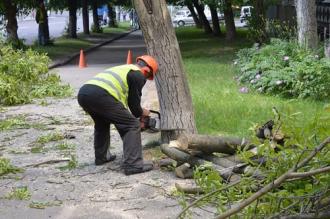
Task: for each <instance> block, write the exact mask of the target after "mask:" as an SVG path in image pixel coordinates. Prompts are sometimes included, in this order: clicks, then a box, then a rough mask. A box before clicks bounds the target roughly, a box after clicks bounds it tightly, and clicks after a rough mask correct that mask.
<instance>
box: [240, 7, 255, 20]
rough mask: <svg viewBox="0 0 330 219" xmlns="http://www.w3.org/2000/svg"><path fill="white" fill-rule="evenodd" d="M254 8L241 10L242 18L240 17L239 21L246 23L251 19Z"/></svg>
mask: <svg viewBox="0 0 330 219" xmlns="http://www.w3.org/2000/svg"><path fill="white" fill-rule="evenodd" d="M252 8H253V7H252V6H243V7H242V8H241V16H240V17H239V20H240V21H241V23H243V22H244V21H246V19H247V18H248V17H251V10H252Z"/></svg>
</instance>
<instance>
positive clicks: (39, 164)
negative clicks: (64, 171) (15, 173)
mask: <svg viewBox="0 0 330 219" xmlns="http://www.w3.org/2000/svg"><path fill="white" fill-rule="evenodd" d="M70 160H71V159H70V158H63V159H57V160H47V161H43V162H41V163H36V164H29V165H26V166H24V167H38V166H41V165H44V164H54V163H61V162H67V161H70Z"/></svg>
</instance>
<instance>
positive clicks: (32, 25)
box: [17, 13, 92, 45]
mask: <svg viewBox="0 0 330 219" xmlns="http://www.w3.org/2000/svg"><path fill="white" fill-rule="evenodd" d="M68 19H69V17H68V14H67V13H64V14H58V15H57V14H50V15H49V17H48V23H49V34H50V37H51V38H56V37H60V36H62V35H63V33H64V31H65V29H66V28H67V26H68ZM91 21H92V17H90V25H91ZM77 31H78V32H82V31H83V22H82V16H81V15H79V14H77ZM17 32H18V37H19V38H21V39H24V40H25V43H26V44H29V45H30V44H33V43H34V42H35V41H36V40H37V39H38V24H37V23H36V21H35V20H34V18H33V17H32V16H31V17H30V16H29V17H27V18H25V19H24V20H19V21H18V30H17Z"/></svg>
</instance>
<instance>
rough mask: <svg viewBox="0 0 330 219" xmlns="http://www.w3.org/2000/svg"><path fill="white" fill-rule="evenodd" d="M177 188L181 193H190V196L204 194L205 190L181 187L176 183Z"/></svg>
mask: <svg viewBox="0 0 330 219" xmlns="http://www.w3.org/2000/svg"><path fill="white" fill-rule="evenodd" d="M175 188H176V189H177V190H178V191H180V192H184V193H188V194H203V193H204V192H203V190H202V189H201V188H200V187H197V186H196V187H188V186H184V185H180V184H178V183H175Z"/></svg>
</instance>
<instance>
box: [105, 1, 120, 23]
mask: <svg viewBox="0 0 330 219" xmlns="http://www.w3.org/2000/svg"><path fill="white" fill-rule="evenodd" d="M107 6H108V17H109V23H108V26H109V27H117V26H118V25H117V22H116V11H115V9H114V5H113V3H112V2H109V3H108V4H107Z"/></svg>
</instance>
